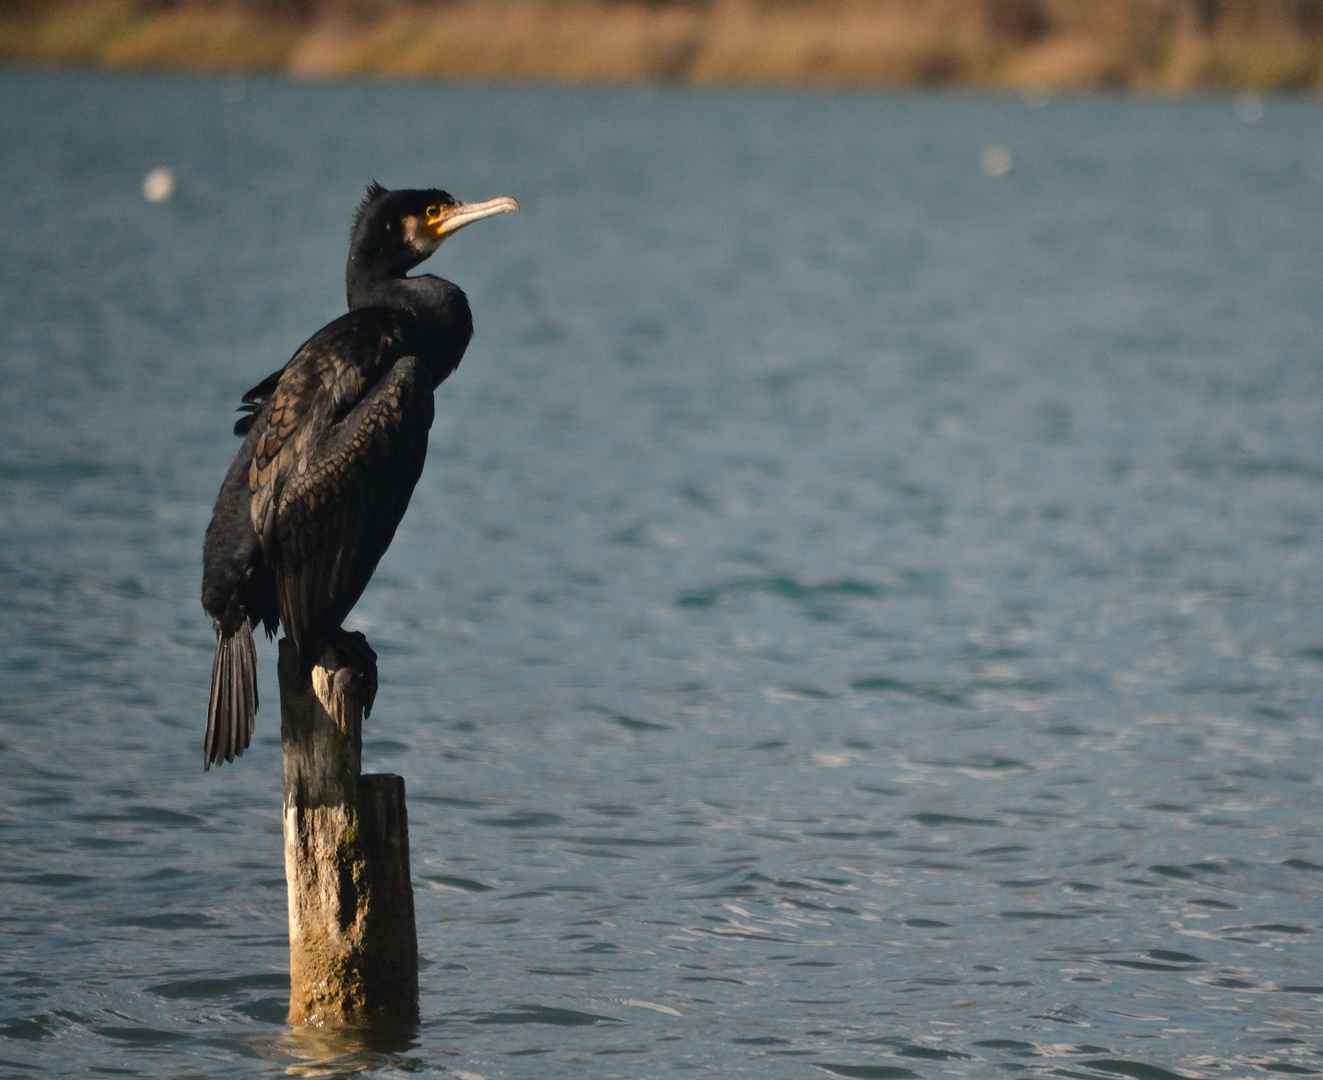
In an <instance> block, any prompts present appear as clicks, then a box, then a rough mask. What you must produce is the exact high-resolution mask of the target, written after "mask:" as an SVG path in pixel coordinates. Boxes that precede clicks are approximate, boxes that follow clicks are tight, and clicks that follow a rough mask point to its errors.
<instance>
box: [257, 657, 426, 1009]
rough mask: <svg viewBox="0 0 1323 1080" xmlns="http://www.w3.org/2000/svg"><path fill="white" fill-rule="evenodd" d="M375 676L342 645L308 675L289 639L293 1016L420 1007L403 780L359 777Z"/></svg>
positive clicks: (283, 699) (284, 683)
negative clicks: (368, 683)
mask: <svg viewBox="0 0 1323 1080" xmlns="http://www.w3.org/2000/svg"><path fill="white" fill-rule="evenodd" d="M368 678H371V679H372V680H373V681H375V672H371V673H367V672H361V671H357V670H355V668H354V667H352V666H350V662H349V661H348V660H347V659H346V658H344V657H342V655H341V653H340V652H339V651H337V650H336V649H335V647H334V646H332V647H329V648H328V649H327V650H326V651H325V652H324V653H323V654H322V657H321V661H320V662H319V664H318V665H317V666H316V667H315V668H314V669H313V672H312V677H311V679H305V678H302V677H301V676H300V673H299V665H298V660H297V657H296V656H295V655H294V652H293V650H292V649H291V648H290V647H289V645H288V643H287V642H285V641H283V640H282V641H281V642H280V721H281V723H280V729H281V730H280V733H281V742H282V744H283V749H284V759H285V804H284V812H285V876H286V879H287V881H288V884H289V952H290V1002H289V1022H290V1023H291V1024H353V1023H359V1022H363V1021H375V1020H388V1021H392V1022H409V1021H411V1020H412V1019H414V1018H415V1017H416V1016H417V1009H418V940H417V931H416V929H415V926H414V911H413V887H412V884H411V882H410V877H409V827H408V818H407V814H406V811H405V804H404V780H403V779H402V778H401V777H398V776H390V775H380V776H361V775H360V774H359V767H360V760H361V753H362V719H363V688H364V685H365V679H368Z"/></svg>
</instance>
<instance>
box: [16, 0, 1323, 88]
mask: <svg viewBox="0 0 1323 1080" xmlns="http://www.w3.org/2000/svg"><path fill="white" fill-rule="evenodd" d="M0 61H5V62H9V63H16V62H18V63H40V64H65V65H81V66H93V67H108V68H163V69H175V70H190V71H284V72H290V73H294V74H300V75H351V74H373V75H385V76H399V77H440V78H474V79H482V78H491V79H551V80H567V81H599V82H608V81H674V82H694V83H704V84H756V83H781V84H821V85H856V86H866V85H876V86H910V85H934V84H956V85H975V86H1001V87H1021V88H1030V87H1032V88H1043V89H1067V88H1096V87H1130V88H1134V89H1139V90H1154V91H1181V90H1195V89H1209V88H1235V89H1253V90H1273V89H1319V88H1323V0H11V2H10V3H8V4H6V5H5V6H4V10H3V11H0Z"/></svg>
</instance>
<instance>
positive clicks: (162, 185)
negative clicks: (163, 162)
mask: <svg viewBox="0 0 1323 1080" xmlns="http://www.w3.org/2000/svg"><path fill="white" fill-rule="evenodd" d="M174 193H175V174H174V173H173V172H171V171H170V170H169V169H166V168H159V169H153V170H152V171H151V172H149V173H148V174H147V175H146V176H145V177H143V181H142V197H143V198H144V199H146V200H147V201H148V202H167V201H168V200H169V199H170V196H172V195H173V194H174Z"/></svg>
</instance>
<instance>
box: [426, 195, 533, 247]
mask: <svg viewBox="0 0 1323 1080" xmlns="http://www.w3.org/2000/svg"><path fill="white" fill-rule="evenodd" d="M518 209H519V204H518V203H517V202H515V201H514V199H512V198H510V196H509V195H502V196H501V197H500V198H499V199H489V200H488V201H487V202H479V203H456V204H455V205H454V206H443V207H441V213H440V214H439V215H438V216H437V217H435V218H431V219H429V220H428V222H427V226H426V231H427V232H428V233H429V234H430V235H431V236H432V237H433V238H434V239H435V240H437V241H441V240H444V239H445V238H446V237H447V236H449V235H451V234H452V233H457V232H459V230H460V229H462V228H464V226H465V225H472V224H473V223H474V222H475V221H481V220H482V219H483V218H485V217H492V216H493V215H495V214H508V213H509V212H510V211H511V210H518Z"/></svg>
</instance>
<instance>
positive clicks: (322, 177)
mask: <svg viewBox="0 0 1323 1080" xmlns="http://www.w3.org/2000/svg"><path fill="white" fill-rule="evenodd" d="M991 146H1001V147H1004V148H1006V149H1007V150H1008V151H1009V152H1010V154H1011V157H1012V160H1013V167H1012V169H1011V171H1010V172H1009V173H1008V174H1007V175H1004V176H1000V177H990V176H988V175H986V174H985V173H984V172H983V171H982V170H981V169H980V167H979V162H980V156H981V155H982V154H983V153H984V151H985V150H987V149H988V148H989V147H991ZM158 166H167V167H169V168H171V169H173V170H174V172H175V174H176V176H177V179H178V188H177V193H176V194H175V196H174V198H173V199H171V200H169V201H168V202H164V203H159V204H150V203H147V202H145V201H144V200H143V198H142V195H141V183H142V179H143V177H144V175H145V174H146V173H147V172H148V171H149V170H150V169H152V168H154V167H158ZM373 178H375V179H377V180H380V181H381V182H383V183H385V184H387V185H392V186H404V185H422V184H433V183H435V184H440V185H441V186H443V187H446V188H447V189H449V190H450V191H452V192H453V193H454V194H456V195H457V196H459V197H461V198H466V199H485V198H490V197H493V196H496V195H504V194H509V195H514V196H516V197H517V198H518V199H519V200H520V202H521V204H522V206H523V210H522V211H521V212H520V213H519V214H517V215H510V216H507V217H503V218H500V219H497V220H494V221H492V222H484V223H482V224H480V225H479V226H477V227H475V228H473V229H471V230H468V231H466V232H465V233H464V234H463V235H462V236H460V237H458V238H456V239H455V240H453V241H451V242H450V243H448V244H447V245H446V247H445V248H444V249H443V250H442V252H441V253H440V254H439V255H438V256H437V257H436V258H435V259H433V260H432V262H431V263H429V264H428V265H427V267H426V269H428V270H433V271H435V272H438V273H442V274H444V275H445V276H447V277H450V278H452V279H453V280H455V281H457V282H459V283H460V284H461V285H462V286H463V287H464V288H465V289H466V290H467V291H468V293H469V295H470V298H471V300H472V304H473V308H474V312H475V316H476V322H477V336H476V337H475V340H474V343H473V345H472V347H471V348H470V350H469V353H468V356H467V358H466V359H465V361H464V364H463V365H462V366H461V368H460V369H459V371H458V372H457V373H456V375H455V376H454V377H453V378H452V379H451V380H450V381H449V382H447V383H446V384H445V385H444V386H443V387H442V388H441V390H440V392H439V394H438V401H437V404H438V409H437V414H438V420H437V424H436V427H435V428H434V430H433V439H432V447H431V453H430V458H429V462H428V466H427V470H426V472H425V474H424V476H423V480H422V482H421V484H420V485H419V488H418V491H417V494H416V495H415V498H414V502H413V505H412V507H411V509H410V511H409V516H408V517H407V518H406V519H405V522H404V524H403V526H402V527H401V530H400V532H399V534H398V536H397V538H396V541H395V544H394V547H393V548H392V549H391V551H390V553H389V554H388V556H387V557H386V559H385V560H384V561H383V563H382V565H381V568H380V570H379V571H378V574H377V577H376V580H375V582H374V584H373V586H372V587H371V588H370V589H369V591H368V593H367V594H366V596H365V597H364V599H363V601H362V602H361V603H360V605H359V608H358V610H357V612H356V613H355V615H354V616H353V618H352V620H351V623H350V626H351V627H354V628H358V629H361V630H363V631H365V632H366V633H367V634H368V636H369V638H370V639H371V641H372V643H373V645H374V646H375V648H376V649H377V651H378V653H379V654H380V656H381V680H382V691H381V693H380V696H379V697H378V700H377V707H376V710H375V711H374V713H373V715H372V718H371V720H370V721H369V722H368V724H367V726H366V729H365V764H366V766H367V767H368V768H370V769H372V770H373V771H393V772H398V773H400V774H402V775H403V776H404V777H405V778H406V782H407V784H408V799H409V813H410V818H411V839H412V848H413V852H412V853H413V869H414V875H415V891H416V900H417V906H418V929H419V937H420V947H421V950H422V953H423V955H424V958H425V960H424V963H425V966H424V968H423V971H422V1003H421V1004H422V1016H423V1019H422V1023H421V1025H420V1027H419V1028H418V1030H417V1032H416V1033H415V1035H414V1037H413V1038H412V1039H411V1040H409V1041H408V1044H407V1045H395V1046H389V1047H384V1048H383V1047H358V1048H353V1047H348V1046H344V1045H339V1044H336V1043H333V1042H331V1043H316V1042H309V1041H307V1040H300V1039H298V1038H296V1037H295V1036H294V1035H293V1034H292V1033H290V1032H289V1031H288V1029H286V1028H285V1027H284V1026H283V1022H282V1021H283V1017H284V1012H285V990H286V980H285V970H286V967H285V965H286V943H285V936H284V935H285V918H286V915H285V896H284V878H283V862H282V852H281V842H280V831H279V830H280V810H279V806H280V783H281V781H280V763H279V738H278V723H277V719H276V716H275V714H274V709H273V707H272V706H273V703H274V702H275V700H276V687H275V675H274V668H275V663H274V649H272V648H270V647H268V646H265V645H264V646H262V652H261V658H260V663H261V665H262V671H261V678H262V693H263V698H264V701H265V702H266V704H265V706H264V708H263V710H262V712H261V713H260V714H259V727H258V733H257V736H256V739H255V743H254V745H253V747H252V749H251V750H250V751H249V752H248V754H246V755H245V756H244V757H243V759H242V760H241V761H239V762H238V763H237V764H236V765H235V766H234V767H232V768H231V767H228V766H227V767H225V768H223V769H221V770H220V771H219V772H217V771H213V772H211V773H209V774H206V775H204V774H203V773H202V768H201V766H202V722H203V718H204V712H205V704H206V694H207V680H208V675H209V671H210V660H211V648H212V637H211V630H210V626H209V623H208V620H207V618H206V617H205V616H204V615H203V613H202V611H201V608H200V606H199V604H198V600H197V596H198V585H199V575H200V549H201V539H202V532H203V529H204V528H205V525H206V522H207V519H208V516H209V513H210V506H211V501H212V499H213V498H214V496H215V492H216V489H217V487H218V485H219V482H220V478H221V475H222V473H223V471H224V468H225V466H226V464H227V463H228V461H229V459H230V457H231V456H232V455H233V453H234V450H235V442H234V440H233V439H232V438H231V437H230V435H229V426H230V423H231V421H232V417H233V409H234V407H235V406H236V405H237V403H238V399H239V395H240V394H241V393H242V392H243V391H244V390H245V389H247V388H248V387H249V386H251V385H253V384H254V383H256V382H257V381H258V380H259V379H261V378H262V377H263V376H264V375H266V374H267V373H268V372H270V371H272V370H274V369H275V368H276V367H278V366H279V365H280V364H281V363H283V362H284V360H285V359H286V358H287V357H288V356H289V354H290V353H291V352H292V351H293V349H294V348H295V347H296V346H297V345H298V344H299V343H300V342H301V341H302V340H303V339H304V338H305V337H306V336H308V334H309V333H311V331H312V330H314V329H316V328H317V327H318V326H320V325H321V324H322V323H324V322H326V321H327V320H329V319H330V318H332V317H334V316H335V315H336V314H337V313H339V312H340V311H341V310H342V309H343V303H344V301H343V287H342V272H343V264H344V257H345V247H346V242H347V234H348V223H349V217H350V214H351V213H352V210H353V208H354V206H355V204H356V202H357V200H358V198H359V196H360V194H361V192H362V189H363V187H364V185H365V184H366V183H367V181H369V180H371V179H373ZM0 190H3V191H4V193H5V197H4V199H3V200H2V201H0V433H3V439H0V615H2V616H3V618H0V642H2V644H0V664H2V665H3V666H2V668H0V671H2V672H3V693H0V792H3V795H2V796H0V1075H4V1076H6V1077H8V1076H11V1075H12V1076H15V1077H18V1076H52V1077H55V1076H59V1077H63V1076H92V1075H103V1074H105V1075H112V1074H113V1075H123V1076H152V1077H155V1076H162V1077H202V1076H205V1077H252V1076H279V1075H286V1074H289V1075H328V1076H329V1075H340V1074H347V1073H349V1072H352V1071H355V1070H363V1071H367V1072H373V1071H375V1072H380V1073H383V1074H386V1073H391V1072H409V1073H417V1074H422V1075H436V1076H441V1075H447V1074H454V1075H456V1076H459V1077H462V1078H466V1080H472V1078H474V1077H481V1078H487V1080H496V1078H499V1077H539V1078H542V1077H570V1076H573V1077H583V1076H589V1077H644V1076H646V1077H649V1078H653V1077H659V1076H660V1077H675V1076H682V1075H684V1076H690V1075H696V1076H705V1077H707V1076H710V1077H758V1078H763V1077H765V1078H768V1080H773V1078H775V1080H782V1078H793V1077H814V1076H819V1077H820V1076H833V1075H834V1076H844V1077H872V1078H883V1077H922V1078H938V1077H986V1076H991V1075H1003V1074H1005V1075H1026V1076H1074V1077H1094V1078H1097V1077H1115V1076H1127V1077H1137V1078H1141V1080H1162V1078H1167V1077H1172V1076H1178V1077H1201V1078H1203V1077H1206V1078H1214V1077H1218V1078H1220V1077H1236V1078H1240V1077H1253V1076H1267V1075H1280V1074H1304V1075H1309V1074H1315V1073H1323V930H1321V929H1320V922H1321V921H1323V918H1321V917H1323V837H1321V835H1320V833H1321V832H1323V828H1321V827H1320V824H1319V807H1320V796H1321V795H1323V791H1321V788H1323V745H1321V742H1320V737H1321V735H1323V729H1321V721H1323V709H1321V708H1320V705H1321V703H1323V693H1321V692H1323V609H1321V608H1320V600H1321V599H1323V596H1321V593H1323V586H1321V584H1320V573H1319V571H1320V563H1321V557H1323V528H1321V527H1323V503H1321V501H1320V496H1321V495H1323V275H1320V271H1319V267H1320V255H1321V254H1323V104H1321V103H1320V102H1318V101H1316V100H1312V99H1270V100H1268V101H1267V102H1266V105H1265V109H1264V112H1263V116H1262V118H1261V119H1260V120H1258V121H1257V122H1254V123H1246V122H1244V121H1242V120H1241V119H1239V118H1238V117H1237V114H1236V111H1235V110H1234V109H1233V107H1232V102H1231V101H1230V100H1229V99H1226V98H1208V99H1200V100H1163V101H1158V100H1139V99H1129V98H1122V97H1115V98H1111V97H1096V98H1081V99H1053V100H1051V101H1049V102H1048V103H1047V104H1046V105H1044V106H1042V107H1031V104H1030V103H1026V102H1023V101H1021V100H1019V99H1018V98H1015V97H986V96H974V95H962V94H894V95H893V94H886V95H864V94H859V95H849V94H840V95H834V94H821V93H770V92H768V93H754V92H709V91H702V92H700V91H687V90H666V91H662V92H651V91H640V90H569V89H546V88H526V89H516V88H500V87H459V86H426V85H408V84H372V83H360V84H341V83H288V82H280V81H266V80H232V79H176V78H149V77H111V76H98V75H81V74H69V75H57V74H48V73H41V72H23V71H15V70H10V71H7V72H3V73H0ZM310 1059H312V1060H311V1063H310Z"/></svg>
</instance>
